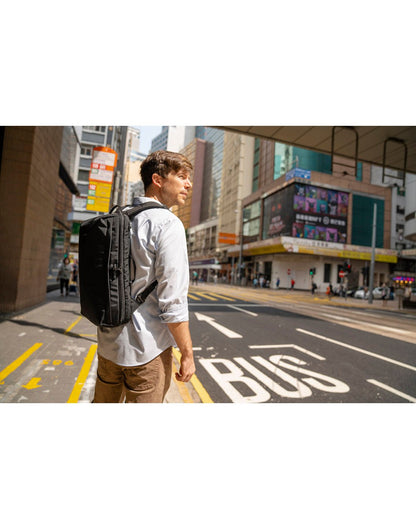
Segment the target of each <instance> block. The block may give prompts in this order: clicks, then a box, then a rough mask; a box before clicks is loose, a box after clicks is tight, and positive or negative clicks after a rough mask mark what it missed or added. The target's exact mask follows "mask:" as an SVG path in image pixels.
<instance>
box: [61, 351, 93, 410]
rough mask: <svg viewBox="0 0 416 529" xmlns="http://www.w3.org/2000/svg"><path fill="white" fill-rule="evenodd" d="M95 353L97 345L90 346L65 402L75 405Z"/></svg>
mask: <svg viewBox="0 0 416 529" xmlns="http://www.w3.org/2000/svg"><path fill="white" fill-rule="evenodd" d="M96 351H97V344H92V345H91V347H90V349H89V351H88V354H87V356H86V357H85V360H84V364H83V366H82V368H81V371H80V372H79V375H78V378H77V380H76V382H75V385H74V387H73V389H72V393H71V395H70V396H69V399H68V401H67V402H70V403H75V402H78V399H79V396H80V395H81V391H82V388H83V386H84V384H85V381H86V380H87V377H88V373H89V372H90V369H91V364H92V361H93V359H94V356H95V353H96Z"/></svg>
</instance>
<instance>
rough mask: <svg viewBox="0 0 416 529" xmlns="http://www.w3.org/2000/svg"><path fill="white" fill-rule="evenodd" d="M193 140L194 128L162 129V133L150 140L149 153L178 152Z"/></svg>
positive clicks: (172, 127)
mask: <svg viewBox="0 0 416 529" xmlns="http://www.w3.org/2000/svg"><path fill="white" fill-rule="evenodd" d="M194 138H195V127H174V126H169V127H166V126H164V127H162V131H161V133H160V134H158V135H157V136H156V137H155V138H153V140H152V144H151V149H150V151H151V152H154V151H159V150H164V151H172V152H179V151H180V150H181V149H183V148H184V147H185V146H186V145H188V143H190V142H191V141H192V140H193V139H194Z"/></svg>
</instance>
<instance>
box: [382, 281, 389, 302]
mask: <svg viewBox="0 0 416 529" xmlns="http://www.w3.org/2000/svg"><path fill="white" fill-rule="evenodd" d="M389 294H390V289H389V288H388V286H387V285H386V283H383V284H382V285H381V299H382V300H383V307H386V306H387V300H388V299H389Z"/></svg>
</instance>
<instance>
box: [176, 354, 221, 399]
mask: <svg viewBox="0 0 416 529" xmlns="http://www.w3.org/2000/svg"><path fill="white" fill-rule="evenodd" d="M173 355H174V357H175V358H176V360H177V361H178V362H179V363H180V361H181V353H180V352H179V350H178V349H176V347H174V348H173ZM190 383H191V384H192V385H193V387H194V389H195V391H196V392H197V393H198V395H199V398H200V399H201V402H203V403H204V404H208V403H213V402H214V401H213V400H212V399H211V397H210V396H209V394H208V392H207V390H206V389H205V388H204V386H203V385H202V384H201V382H200V381H199V380H198V377H197V376H196V375H192V377H191V380H190Z"/></svg>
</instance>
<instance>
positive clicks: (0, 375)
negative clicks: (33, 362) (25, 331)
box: [0, 343, 43, 382]
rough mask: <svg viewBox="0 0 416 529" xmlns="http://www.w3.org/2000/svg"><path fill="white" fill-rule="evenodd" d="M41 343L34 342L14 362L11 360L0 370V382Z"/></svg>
mask: <svg viewBox="0 0 416 529" xmlns="http://www.w3.org/2000/svg"><path fill="white" fill-rule="evenodd" d="M41 345H43V344H42V343H35V344H34V345H32V347H31V348H30V349H28V350H27V351H26V352H24V353H23V354H22V355H20V356H19V358H16V360H15V361H14V362H12V363H11V364H10V365H9V366H7V367H6V368H5V369H3V371H1V372H0V382H1V381H2V380H4V379H5V378H6V377H8V376H9V375H10V373H13V371H14V370H15V369H17V368H18V367H19V366H21V365H22V364H23V362H24V361H25V360H27V359H28V358H29V356H30V355H31V354H33V353H34V352H35V351H36V350H37V349H39V347H40V346H41Z"/></svg>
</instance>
